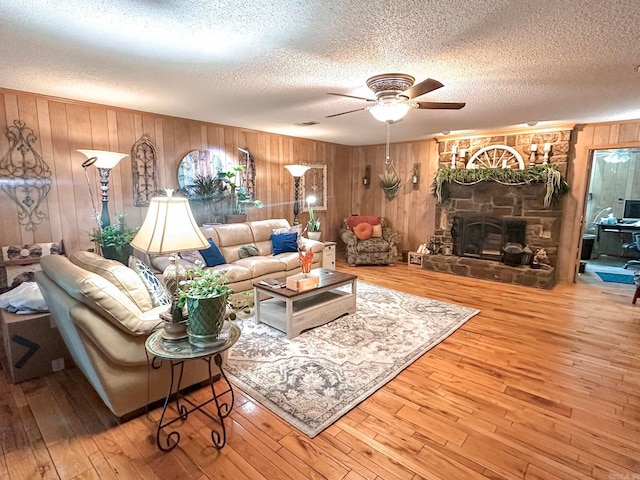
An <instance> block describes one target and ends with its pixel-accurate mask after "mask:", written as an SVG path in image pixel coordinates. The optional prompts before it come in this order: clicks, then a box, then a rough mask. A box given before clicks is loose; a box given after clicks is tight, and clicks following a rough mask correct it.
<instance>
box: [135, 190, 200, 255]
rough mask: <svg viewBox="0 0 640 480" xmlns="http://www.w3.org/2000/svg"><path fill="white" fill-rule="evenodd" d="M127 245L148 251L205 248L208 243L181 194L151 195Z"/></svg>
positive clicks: (160, 252) (172, 251)
mask: <svg viewBox="0 0 640 480" xmlns="http://www.w3.org/2000/svg"><path fill="white" fill-rule="evenodd" d="M131 245H132V246H133V247H134V248H136V249H138V250H140V251H142V252H146V253H150V254H162V253H175V252H185V251H188V250H202V249H205V248H209V242H208V241H207V239H206V238H205V236H204V235H203V234H202V232H201V231H200V228H199V227H198V224H197V223H196V221H195V219H194V218H193V213H191V208H190V207H189V201H188V200H187V199H186V198H184V197H154V198H152V199H151V202H149V210H148V211H147V216H146V217H145V219H144V222H143V224H142V227H140V230H139V231H138V233H137V234H136V236H135V237H134V239H133V240H132V241H131Z"/></svg>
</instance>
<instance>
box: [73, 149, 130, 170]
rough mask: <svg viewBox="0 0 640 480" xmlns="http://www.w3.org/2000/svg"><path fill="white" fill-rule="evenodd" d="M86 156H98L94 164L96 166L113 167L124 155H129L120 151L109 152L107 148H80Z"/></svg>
mask: <svg viewBox="0 0 640 480" xmlns="http://www.w3.org/2000/svg"><path fill="white" fill-rule="evenodd" d="M78 151H79V152H80V153H81V154H83V155H84V156H85V157H87V158H89V159H91V158H94V157H95V158H96V161H95V162H94V163H93V165H95V166H96V168H108V169H112V168H113V167H115V166H116V165H117V164H118V162H119V161H120V160H122V159H123V158H124V157H128V154H126V153H118V152H107V151H105V150H78Z"/></svg>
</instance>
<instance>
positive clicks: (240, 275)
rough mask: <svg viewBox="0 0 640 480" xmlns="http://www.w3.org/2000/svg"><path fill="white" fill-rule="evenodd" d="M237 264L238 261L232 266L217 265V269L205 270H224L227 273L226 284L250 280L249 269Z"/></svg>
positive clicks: (226, 264)
mask: <svg viewBox="0 0 640 480" xmlns="http://www.w3.org/2000/svg"><path fill="white" fill-rule="evenodd" d="M239 262H240V261H238V262H235V263H233V264H229V263H225V264H224V265H218V266H217V267H211V268H207V270H213V271H215V272H220V271H222V270H225V271H226V272H227V273H226V274H225V276H226V277H227V284H230V283H236V282H242V281H246V280H251V278H252V277H251V269H250V268H248V267H245V266H242V265H239Z"/></svg>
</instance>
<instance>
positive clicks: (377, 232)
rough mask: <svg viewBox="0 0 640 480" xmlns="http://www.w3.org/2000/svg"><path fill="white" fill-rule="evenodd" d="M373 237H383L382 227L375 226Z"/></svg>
mask: <svg viewBox="0 0 640 480" xmlns="http://www.w3.org/2000/svg"><path fill="white" fill-rule="evenodd" d="M371 236H372V237H382V225H380V224H378V225H373V233H372V234H371Z"/></svg>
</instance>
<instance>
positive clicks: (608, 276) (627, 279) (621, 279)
mask: <svg viewBox="0 0 640 480" xmlns="http://www.w3.org/2000/svg"><path fill="white" fill-rule="evenodd" d="M596 275H598V276H599V277H600V278H601V279H602V280H603V281H604V282H610V283H624V284H626V285H633V275H624V274H622V273H607V272H596Z"/></svg>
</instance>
